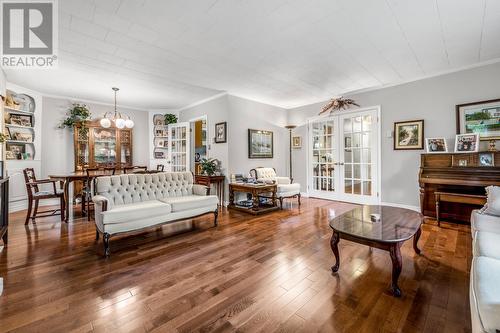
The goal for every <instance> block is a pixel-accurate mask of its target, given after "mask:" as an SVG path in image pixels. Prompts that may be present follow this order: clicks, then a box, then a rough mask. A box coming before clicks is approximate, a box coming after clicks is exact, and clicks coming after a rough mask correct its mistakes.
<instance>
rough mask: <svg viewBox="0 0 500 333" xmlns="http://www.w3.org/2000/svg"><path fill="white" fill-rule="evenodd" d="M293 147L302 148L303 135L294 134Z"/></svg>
mask: <svg viewBox="0 0 500 333" xmlns="http://www.w3.org/2000/svg"><path fill="white" fill-rule="evenodd" d="M292 148H295V149H299V148H302V137H301V136H292Z"/></svg>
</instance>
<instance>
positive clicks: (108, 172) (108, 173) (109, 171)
mask: <svg viewBox="0 0 500 333" xmlns="http://www.w3.org/2000/svg"><path fill="white" fill-rule="evenodd" d="M104 174H105V175H106V176H114V175H115V174H116V167H114V166H113V167H105V168H104Z"/></svg>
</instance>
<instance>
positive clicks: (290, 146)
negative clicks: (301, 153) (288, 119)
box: [285, 125, 297, 183]
mask: <svg viewBox="0 0 500 333" xmlns="http://www.w3.org/2000/svg"><path fill="white" fill-rule="evenodd" d="M295 127H297V126H295V125H287V126H285V128H286V129H288V136H289V139H290V145H289V149H290V150H289V154H290V158H289V159H288V161H289V163H290V183H293V176H292V130H293V129H294V128H295Z"/></svg>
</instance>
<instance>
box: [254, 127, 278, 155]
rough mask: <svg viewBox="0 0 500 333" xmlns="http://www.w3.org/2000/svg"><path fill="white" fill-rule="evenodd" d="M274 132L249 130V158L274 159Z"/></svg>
mask: <svg viewBox="0 0 500 333" xmlns="http://www.w3.org/2000/svg"><path fill="white" fill-rule="evenodd" d="M273 152H274V146H273V132H271V131H264V130H255V129H248V158H273Z"/></svg>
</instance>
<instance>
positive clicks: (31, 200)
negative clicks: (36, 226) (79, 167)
mask: <svg viewBox="0 0 500 333" xmlns="http://www.w3.org/2000/svg"><path fill="white" fill-rule="evenodd" d="M23 174H24V180H25V182H26V191H27V192H28V210H27V213H26V220H25V222H24V224H25V225H26V224H28V223H29V221H30V219H31V220H32V221H33V222H35V218H37V217H47V216H52V215H61V221H64V220H65V214H64V213H65V209H64V207H65V197H64V192H63V190H62V186H61V189H57V186H56V183H57V180H54V179H38V180H37V179H36V176H35V170H34V169H33V168H26V169H24V170H23ZM43 184H52V188H51V189H50V190H47V191H41V190H40V188H39V185H43ZM61 185H62V184H61ZM45 199H59V201H60V208H59V209H53V210H48V211H43V212H39V211H38V204H39V202H40V200H45ZM33 204H34V210H33ZM32 212H33V214H32ZM58 212H59V213H58Z"/></svg>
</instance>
